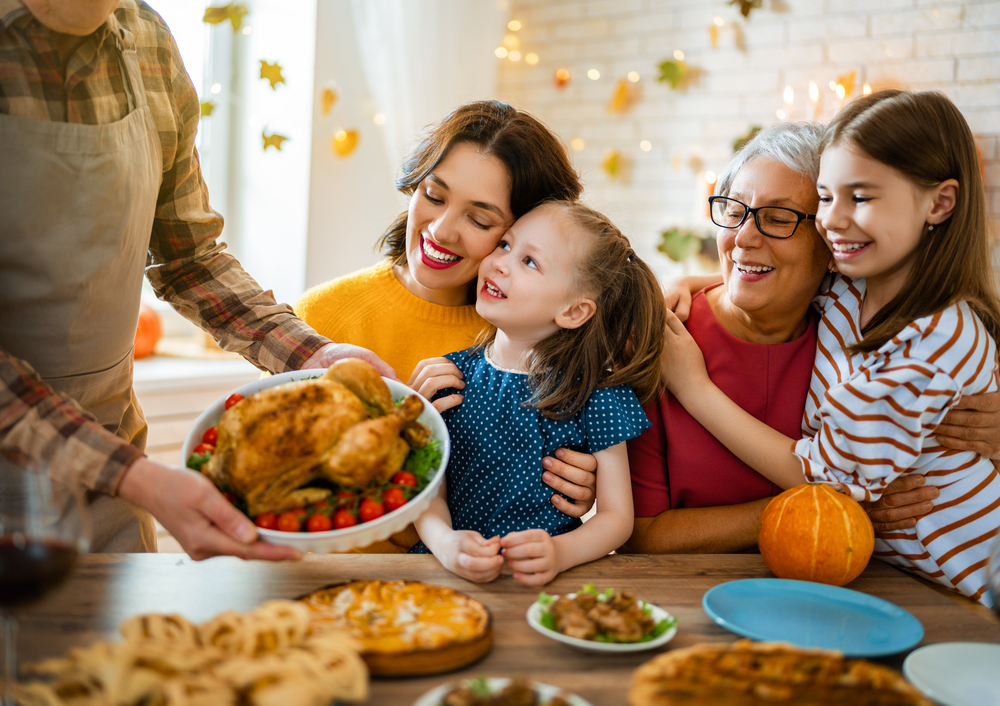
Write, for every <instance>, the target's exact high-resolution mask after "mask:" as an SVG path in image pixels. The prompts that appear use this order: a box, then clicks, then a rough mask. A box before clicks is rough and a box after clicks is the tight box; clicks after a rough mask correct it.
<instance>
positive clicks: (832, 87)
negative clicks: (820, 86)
mask: <svg viewBox="0 0 1000 706" xmlns="http://www.w3.org/2000/svg"><path fill="white" fill-rule="evenodd" d="M830 90H831V91H833V92H834V93H836V92H837V82H836V81H830Z"/></svg>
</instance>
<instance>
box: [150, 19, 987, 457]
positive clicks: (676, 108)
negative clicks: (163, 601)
mask: <svg viewBox="0 0 1000 706" xmlns="http://www.w3.org/2000/svg"><path fill="white" fill-rule="evenodd" d="M151 4H152V6H153V7H154V9H156V10H157V11H158V12H160V14H161V15H162V16H163V18H164V19H165V20H166V22H167V23H168V24H169V26H170V28H171V30H172V31H173V33H174V36H175V37H176V39H177V42H178V44H179V46H180V50H181V54H182V56H183V57H184V59H185V63H186V65H187V69H188V72H189V73H190V74H191V77H192V80H193V81H194V84H195V87H196V89H198V91H199V94H200V98H201V101H202V116H203V117H202V120H201V127H200V131H199V138H198V139H199V150H200V153H201V159H202V167H203V170H204V173H205V175H206V179H207V181H208V185H209V191H210V194H211V200H212V204H213V206H214V207H215V209H216V210H218V211H219V212H220V213H222V214H223V216H224V217H225V219H226V225H225V230H224V232H223V240H224V241H225V242H227V243H228V244H229V249H230V251H231V252H232V253H234V254H235V255H236V256H237V257H238V258H239V259H240V260H241V261H242V262H243V264H244V265H245V267H246V269H247V270H248V271H249V272H251V273H252V274H253V275H254V276H255V277H256V278H257V279H258V280H259V281H260V282H261V283H263V284H264V285H265V286H267V287H271V288H272V289H273V290H274V293H275V296H276V297H277V299H278V300H279V301H286V302H293V301H294V300H295V299H296V298H297V297H298V295H299V294H301V293H302V292H303V291H304V290H305V289H306V288H308V287H310V286H313V285H315V284H319V283H321V282H324V281H326V280H328V279H331V278H334V277H337V276H340V275H343V274H346V273H348V272H352V271H354V270H357V269H360V268H362V267H366V266H368V265H371V264H373V263H375V262H376V261H378V259H379V258H380V256H379V255H378V254H377V253H376V252H375V251H374V249H373V246H374V243H375V241H376V239H377V238H378V236H379V235H380V234H381V233H382V232H383V230H384V229H385V228H386V227H387V226H388V225H389V223H390V222H391V221H392V220H393V219H394V218H395V217H396V216H397V215H398V214H399V213H400V212H401V211H402V210H404V209H405V207H406V199H405V198H403V197H402V196H401V195H400V194H398V193H397V192H396V191H395V187H394V182H395V178H396V176H397V175H398V169H399V165H400V162H401V161H402V159H403V157H404V156H405V155H406V154H407V152H408V151H409V149H410V148H411V147H412V146H413V145H414V144H415V141H416V139H417V137H418V135H419V132H420V130H421V128H423V127H424V126H425V125H428V124H430V123H433V122H436V121H437V120H439V119H440V118H442V117H443V116H444V115H445V114H446V113H447V112H449V111H450V110H451V109H452V108H453V107H455V106H456V105H458V104H460V103H463V102H465V101H468V100H473V99H481V98H499V99H501V100H504V101H507V102H509V103H512V104H514V105H516V106H518V107H520V108H524V109H526V110H528V111H530V112H532V113H534V114H535V115H537V116H538V117H540V118H541V119H542V120H544V121H545V122H546V123H547V124H548V125H549V126H550V127H552V128H553V129H554V130H555V131H556V132H557V133H558V134H559V135H561V137H562V138H563V140H564V141H565V143H566V145H567V146H568V147H569V149H570V153H571V155H572V158H573V160H574V162H575V165H576V167H577V168H578V170H579V171H580V172H581V174H582V176H583V180H584V184H585V187H586V191H585V200H586V201H587V202H588V203H590V204H591V205H593V206H594V207H596V208H598V209H600V210H602V211H604V212H606V213H607V214H608V215H610V216H611V217H612V218H613V219H614V220H615V221H616V222H617V223H618V225H619V226H621V227H622V229H623V230H624V231H625V233H626V234H628V235H629V236H630V238H631V239H632V241H633V243H634V245H635V248H636V250H637V252H638V253H639V254H640V256H642V257H643V258H644V259H646V260H647V261H648V262H649V263H650V264H651V265H652V266H653V268H654V270H655V271H656V272H657V273H658V274H659V275H660V276H661V277H668V276H671V275H675V274H681V273H685V272H697V271H706V270H707V271H711V270H712V269H713V267H714V262H713V261H712V258H711V253H712V252H713V251H714V241H713V240H712V236H713V232H712V230H711V229H710V223H709V221H708V218H707V210H706V198H707V196H709V195H710V194H711V192H712V189H713V186H714V180H715V177H716V175H717V174H718V173H719V172H721V170H722V169H723V167H724V166H725V164H726V162H727V161H728V160H729V158H730V157H731V156H732V154H733V151H734V147H735V146H736V145H738V144H739V143H740V141H741V140H745V139H747V137H748V136H749V135H750V134H751V132H752V130H753V129H754V128H755V127H763V126H766V125H769V124H772V123H774V122H777V121H781V120H796V121H798V120H808V121H813V120H818V121H823V122H826V121H828V120H829V119H830V118H831V117H832V116H833V115H834V114H835V113H836V112H837V110H838V109H839V108H840V106H841V105H843V104H844V103H845V102H846V101H849V100H850V99H851V98H852V97H854V96H857V95H860V94H861V93H863V92H865V91H869V90H878V89H880V88H887V87H900V88H908V89H914V90H925V89H935V90H940V91H943V92H944V93H946V94H947V95H948V96H949V97H950V98H951V99H952V100H954V101H955V103H956V104H957V105H958V106H959V107H960V108H961V109H962V111H963V113H964V114H965V116H966V118H967V119H968V121H969V123H970V125H971V126H972V130H973V133H974V134H975V135H976V139H977V144H978V146H979V150H980V153H981V157H982V165H983V170H984V174H985V180H986V186H987V196H988V200H989V206H990V211H991V215H992V218H993V219H994V222H996V219H997V218H998V216H1000V0H983V1H981V2H976V1H966V2H959V1H952V0H732V1H730V0H572V1H571V0H353V1H352V0H246V2H243V3H233V4H225V3H220V2H216V3H210V2H205V1H204V0H160V1H159V2H157V1H156V0H151ZM148 301H149V303H150V304H151V305H152V306H153V308H155V309H156V310H157V311H158V312H159V313H160V315H161V317H162V320H163V325H164V334H165V336H164V338H163V339H162V340H161V341H160V342H159V344H158V346H157V348H156V354H155V355H154V356H152V357H150V358H146V359H144V360H141V361H139V362H138V363H137V372H136V389H137V391H138V393H139V395H140V399H141V400H142V403H143V406H144V408H145V409H146V412H147V416H148V417H149V420H150V446H149V452H150V456H152V457H154V458H155V459H156V460H161V461H165V462H168V463H174V464H177V463H179V462H180V459H179V448H180V442H181V440H182V439H183V435H184V434H185V433H186V431H187V429H188V427H189V426H190V421H191V419H193V416H194V415H196V414H197V413H199V412H200V411H201V410H202V409H204V408H205V407H206V406H207V405H208V404H210V403H211V402H212V401H214V400H215V399H216V398H217V397H219V396H220V395H221V394H223V393H225V392H226V391H227V390H230V389H232V388H233V387H235V386H237V385H239V384H242V383H243V382H245V381H247V380H250V379H253V378H255V377H256V376H257V372H256V371H255V369H254V368H252V366H250V365H249V364H248V363H245V362H244V361H242V360H241V359H238V358H237V359H234V358H232V357H230V356H229V355H228V354H224V353H222V352H220V351H213V350H211V348H209V347H206V346H205V345H204V344H203V343H202V339H201V337H200V336H198V335H197V332H196V331H194V330H193V327H190V325H188V324H187V323H186V322H184V321H183V320H181V319H179V317H177V316H176V315H174V314H173V312H172V310H169V308H168V307H166V306H165V305H161V304H160V303H159V302H156V301H155V300H154V299H153V298H152V295H151V293H150V294H149V297H148Z"/></svg>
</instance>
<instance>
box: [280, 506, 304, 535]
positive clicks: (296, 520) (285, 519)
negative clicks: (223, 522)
mask: <svg viewBox="0 0 1000 706" xmlns="http://www.w3.org/2000/svg"><path fill="white" fill-rule="evenodd" d="M275 528H276V529H277V530H279V531H280V532H301V531H302V519H301V518H300V517H299V515H298V514H297V513H296V512H295V511H294V510H289V511H288V512H283V513H281V514H280V515H278V521H277V523H276V525H275Z"/></svg>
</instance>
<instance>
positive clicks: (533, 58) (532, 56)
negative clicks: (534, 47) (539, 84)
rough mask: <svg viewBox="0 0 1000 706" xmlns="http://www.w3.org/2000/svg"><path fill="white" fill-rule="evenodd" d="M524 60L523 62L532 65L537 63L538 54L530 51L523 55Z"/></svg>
mask: <svg viewBox="0 0 1000 706" xmlns="http://www.w3.org/2000/svg"><path fill="white" fill-rule="evenodd" d="M524 60H525V62H527V63H529V64H531V65H532V66H534V65H535V64H537V63H538V54H536V53H535V52H531V53H530V54H528V55H527V56H525V57H524Z"/></svg>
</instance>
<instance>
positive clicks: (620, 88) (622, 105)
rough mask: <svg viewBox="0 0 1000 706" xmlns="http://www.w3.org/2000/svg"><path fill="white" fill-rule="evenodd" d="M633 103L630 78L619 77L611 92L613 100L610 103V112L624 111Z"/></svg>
mask: <svg viewBox="0 0 1000 706" xmlns="http://www.w3.org/2000/svg"><path fill="white" fill-rule="evenodd" d="M631 105H632V87H631V86H630V85H629V82H628V80H626V79H624V78H620V79H618V82H617V83H616V84H615V90H614V92H613V93H612V94H611V102H610V103H608V112H609V113H624V112H625V111H626V110H628V109H629V107H630V106H631Z"/></svg>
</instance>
